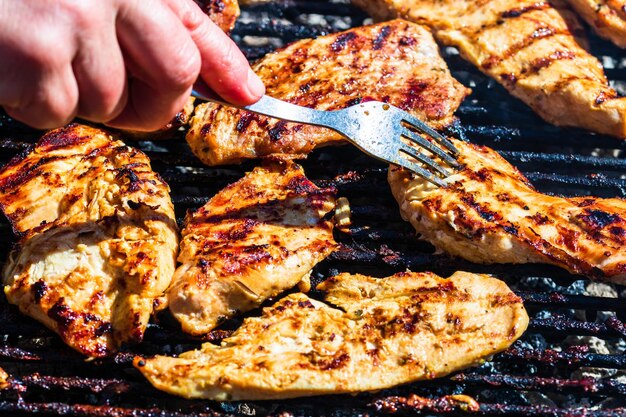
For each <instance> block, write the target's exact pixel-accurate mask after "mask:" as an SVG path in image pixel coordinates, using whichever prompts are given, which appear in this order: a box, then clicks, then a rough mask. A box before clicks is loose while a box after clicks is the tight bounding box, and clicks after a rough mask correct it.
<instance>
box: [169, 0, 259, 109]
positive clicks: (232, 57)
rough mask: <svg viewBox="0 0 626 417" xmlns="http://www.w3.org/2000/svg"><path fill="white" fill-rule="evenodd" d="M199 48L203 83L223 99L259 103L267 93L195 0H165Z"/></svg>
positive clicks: (243, 57) (230, 43)
mask: <svg viewBox="0 0 626 417" xmlns="http://www.w3.org/2000/svg"><path fill="white" fill-rule="evenodd" d="M166 2H167V4H168V5H169V6H170V7H171V9H172V10H173V11H174V13H176V15H177V16H178V18H179V19H180V20H181V21H182V22H183V24H184V25H185V27H186V28H187V30H188V31H189V33H190V34H191V37H192V39H193V41H194V43H195V44H196V46H197V48H198V50H199V51H200V56H201V58H202V68H201V70H200V74H201V76H202V79H203V80H204V82H205V83H206V84H207V85H208V86H209V87H210V88H211V89H212V90H213V91H215V92H216V93H217V94H219V95H220V96H221V97H222V98H223V99H225V100H226V101H229V102H231V103H234V104H238V105H247V104H251V103H254V102H256V101H257V100H259V99H260V98H261V96H262V95H263V94H264V93H265V87H264V86H263V83H262V82H261V80H260V79H259V77H257V76H256V74H254V72H252V70H251V69H250V65H249V64H248V61H247V60H246V58H245V56H244V55H243V53H242V52H241V51H240V50H239V48H238V47H237V45H236V44H235V43H234V42H233V41H232V40H231V39H230V38H229V37H228V36H227V35H226V34H225V33H224V32H223V31H222V30H221V29H220V28H219V27H218V26H217V25H215V24H214V23H213V22H212V21H211V19H209V18H208V17H207V15H206V14H204V13H203V12H202V10H201V9H200V8H199V7H198V5H197V4H196V3H195V2H193V1H192V0H166Z"/></svg>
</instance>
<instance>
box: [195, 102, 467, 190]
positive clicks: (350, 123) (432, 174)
mask: <svg viewBox="0 0 626 417" xmlns="http://www.w3.org/2000/svg"><path fill="white" fill-rule="evenodd" d="M192 96H194V97H196V98H199V99H201V100H206V101H213V102H218V103H220V104H224V105H226V106H232V104H228V103H225V102H224V101H222V100H220V99H219V98H216V97H214V96H213V95H212V94H210V93H206V94H203V93H200V92H199V91H197V90H193V91H192ZM239 108H240V109H244V110H248V111H251V112H254V113H259V114H262V115H265V116H269V117H274V118H277V119H282V120H287V121H289V122H298V123H304V124H310V125H316V126H322V127H326V128H329V129H332V130H334V131H336V132H338V133H340V134H341V135H343V136H345V137H346V139H347V140H348V141H349V142H351V143H352V144H354V145H355V146H356V147H358V148H359V149H361V150H362V151H363V152H365V153H366V154H368V155H370V156H373V157H374V158H377V159H380V160H383V161H385V162H389V163H391V164H395V165H399V166H401V167H404V168H406V169H408V170H410V171H412V172H414V173H416V174H417V175H419V176H421V177H422V178H424V179H426V180H428V181H430V182H431V183H433V184H435V185H437V186H444V185H445V184H444V182H443V181H442V179H443V178H445V177H447V176H448V175H450V171H449V170H448V169H446V168H444V167H443V166H442V163H443V164H446V165H448V166H449V167H453V168H456V167H458V163H457V161H456V159H455V158H454V155H456V154H457V153H458V151H457V149H456V148H455V147H454V145H453V144H452V143H451V142H450V141H449V140H448V139H446V138H445V137H443V136H442V135H440V134H439V133H437V132H436V131H435V130H433V129H432V128H430V127H429V126H427V125H426V124H425V123H424V122H422V121H421V120H419V119H417V118H416V117H414V116H412V115H410V114H409V113H407V112H405V111H403V110H401V109H399V108H397V107H394V106H391V105H389V104H386V103H381V102H378V101H368V102H365V103H361V104H357V105H354V106H351V107H347V108H345V109H342V110H334V111H322V110H315V109H310V108H308V107H302V106H297V105H295V104H291V103H287V102H285V101H282V100H278V99H275V98H272V97H269V96H263V97H262V98H261V99H260V100H259V101H258V102H256V103H254V104H252V105H249V106H245V107H239ZM418 132H419V133H423V134H425V135H427V136H429V137H430V140H429V139H426V138H424V137H422V136H421V135H419V134H418ZM401 138H406V139H408V141H409V142H412V143H413V144H415V145H418V146H420V147H422V148H424V149H427V150H428V151H429V152H430V156H429V155H426V154H425V153H423V152H420V150H419V149H417V148H416V147H413V146H411V145H409V144H408V143H406V142H404V141H403V140H402V139H401ZM435 158H438V159H439V161H441V163H439V162H437V161H435Z"/></svg>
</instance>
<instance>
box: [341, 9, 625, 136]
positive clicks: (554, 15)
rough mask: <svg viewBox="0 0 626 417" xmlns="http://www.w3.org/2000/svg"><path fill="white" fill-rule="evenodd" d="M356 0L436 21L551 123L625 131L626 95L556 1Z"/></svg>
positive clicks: (384, 15)
mask: <svg viewBox="0 0 626 417" xmlns="http://www.w3.org/2000/svg"><path fill="white" fill-rule="evenodd" d="M352 1H353V3H354V4H356V5H358V6H361V7H362V8H364V9H365V10H366V11H368V12H369V13H370V14H372V15H373V16H375V17H376V18H378V19H388V18H395V17H403V18H406V19H408V20H411V21H414V22H418V23H422V24H425V25H427V26H429V27H431V28H432V29H433V32H434V34H435V37H436V38H437V39H438V40H439V41H440V42H441V43H443V44H445V45H452V46H456V47H457V48H458V49H459V50H460V52H461V54H462V55H463V56H464V57H465V58H466V59H467V60H468V61H470V62H471V63H473V64H474V65H476V66H477V67H478V68H479V69H480V70H481V71H482V72H484V73H485V74H487V75H489V76H491V77H493V78H494V79H495V80H497V81H498V82H499V83H500V84H502V85H503V86H504V87H505V88H506V89H507V90H509V92H511V94H513V95H514V96H515V97H517V98H519V99H521V100H522V101H524V102H525V103H526V104H528V105H529V106H530V107H532V108H533V110H535V112H537V114H539V115H540V116H541V117H543V118H544V119H545V120H547V121H548V122H550V123H553V124H555V125H558V126H574V127H582V128H585V129H589V130H592V131H594V132H598V133H606V134H609V135H613V136H617V137H620V138H622V139H623V138H626V98H620V97H618V95H617V93H616V92H615V90H613V89H612V88H611V87H609V84H608V82H607V79H606V77H605V75H604V71H603V69H602V65H601V64H600V62H599V61H598V60H597V59H596V58H595V57H593V56H592V55H591V54H589V53H588V52H587V51H586V50H585V49H583V48H582V47H581V46H580V45H579V43H578V42H577V40H576V38H575V36H574V34H577V33H579V32H580V30H581V28H580V25H579V24H578V21H577V19H576V16H574V15H573V14H572V13H571V11H569V10H567V9H565V8H564V7H561V5H560V4H559V3H558V2H547V1H537V0H522V1H519V0H487V1H475V0H352ZM557 7H558V8H557ZM573 33H574V34H573Z"/></svg>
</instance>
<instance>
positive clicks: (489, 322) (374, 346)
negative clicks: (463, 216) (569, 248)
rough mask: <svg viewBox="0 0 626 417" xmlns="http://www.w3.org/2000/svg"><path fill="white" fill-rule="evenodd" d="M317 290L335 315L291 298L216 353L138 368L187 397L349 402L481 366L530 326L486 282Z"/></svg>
mask: <svg viewBox="0 0 626 417" xmlns="http://www.w3.org/2000/svg"><path fill="white" fill-rule="evenodd" d="M318 288H319V289H321V290H323V291H326V292H327V296H326V300H327V301H328V302H329V303H331V304H332V305H334V306H336V307H331V306H330V305H328V304H325V303H322V302H320V301H316V300H313V299H311V298H309V297H307V296H306V295H304V294H301V293H298V294H291V295H289V296H287V297H285V298H283V299H282V300H280V301H279V302H277V303H276V304H275V305H273V306H272V307H268V308H265V309H264V310H263V315H262V317H259V318H247V319H246V320H245V321H244V323H243V325H242V326H241V327H240V328H239V329H238V330H237V331H236V332H235V333H234V334H233V335H232V336H231V337H229V338H228V339H225V340H224V341H223V342H222V345H221V346H219V347H218V346H215V345H213V344H210V343H205V344H204V345H203V346H202V349H201V350H196V351H190V352H186V353H183V354H182V355H180V357H179V358H172V357H165V356H157V357H155V358H153V359H147V360H145V359H143V358H136V359H135V362H134V363H135V366H136V367H137V368H138V369H139V370H140V371H141V372H142V373H143V374H144V376H145V377H147V378H148V380H149V381H150V382H151V383H152V384H153V385H154V386H155V387H157V388H158V389H161V390H164V391H166V392H169V393H172V394H176V395H180V396H183V397H187V398H207V399H214V400H243V399H279V398H290V397H298V396H305V395H321V394H339V393H355V392H359V391H370V390H379V389H383V388H388V387H391V386H394V385H397V384H402V383H406V382H411V381H416V380H423V379H432V378H436V377H440V376H443V375H447V374H449V373H451V372H454V371H457V370H459V369H463V368H466V367H468V366H472V365H475V364H478V363H480V362H481V361H482V360H483V359H484V358H485V357H488V356H490V355H493V354H494V353H497V352H500V351H502V350H504V349H506V348H507V347H508V346H510V345H511V344H512V343H513V342H514V341H515V339H517V338H518V337H519V336H520V335H521V334H522V333H523V332H524V330H525V329H526V326H527V324H528V316H527V314H526V311H525V310H524V307H523V305H522V301H521V300H520V298H518V297H517V296H516V295H515V294H514V293H513V292H511V291H510V290H509V289H508V288H507V286H506V284H504V283H503V282H502V281H499V280H497V279H495V278H490V277H488V276H486V275H475V274H470V273H466V272H457V273H455V274H454V275H453V276H452V277H450V278H449V279H443V278H440V277H438V276H436V275H434V274H432V273H412V272H405V273H399V274H396V275H394V276H391V277H388V278H383V279H376V278H371V277H367V276H363V275H349V274H341V275H339V276H337V277H334V278H331V279H330V280H328V281H326V282H324V283H322V284H321V285H320V286H319V287H318Z"/></svg>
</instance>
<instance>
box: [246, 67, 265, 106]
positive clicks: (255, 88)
mask: <svg viewBox="0 0 626 417" xmlns="http://www.w3.org/2000/svg"><path fill="white" fill-rule="evenodd" d="M248 91H250V94H252V95H253V96H254V97H255V98H257V99H259V98H261V96H262V95H263V94H265V86H264V85H263V81H261V79H260V78H259V76H258V75H256V74H255V73H254V71H252V70H251V69H250V70H248Z"/></svg>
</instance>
